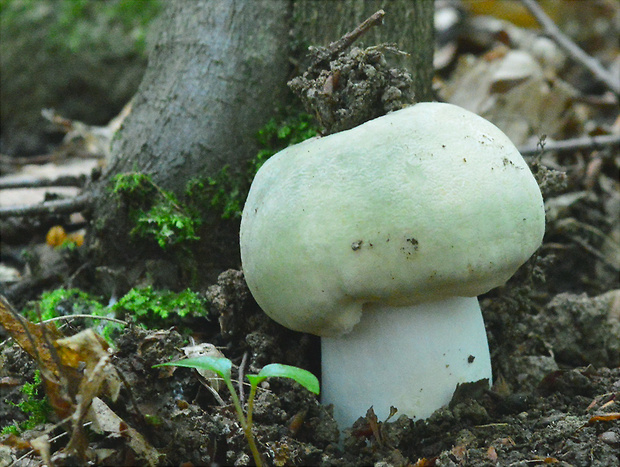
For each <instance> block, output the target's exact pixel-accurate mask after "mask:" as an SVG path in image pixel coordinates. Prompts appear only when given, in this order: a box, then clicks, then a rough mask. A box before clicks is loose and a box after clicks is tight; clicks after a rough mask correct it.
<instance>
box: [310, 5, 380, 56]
mask: <svg viewBox="0 0 620 467" xmlns="http://www.w3.org/2000/svg"><path fill="white" fill-rule="evenodd" d="M384 16H385V11H383V10H379V11H377V12H376V13H374V14H372V15H371V16H369V17H368V18H366V20H365V21H364V22H363V23H362V24H360V25H358V26H357V27H356V28H355V29H353V31H351V32H348V33H346V34H345V35H344V36H342V37H341V38H340V39H338V40H337V41H334V42H332V43H331V44H329V45H328V46H327V47H326V48H325V49H324V50H322V53H320V54H319V55H318V56H317V57H316V59H315V60H314V62H313V63H312V65H311V67H310V68H313V67H315V66H316V65H318V64H319V63H321V62H324V61H329V60H331V59H332V58H333V57H335V56H337V55H338V54H340V53H341V52H342V51H343V50H345V49H347V48H348V47H349V46H350V45H351V44H353V42H355V41H356V40H357V39H358V38H360V37H361V36H363V35H364V34H365V33H366V32H367V31H368V30H369V29H370V28H372V27H373V26H375V25H376V24H380V23H381V22H382V21H383V17H384Z"/></svg>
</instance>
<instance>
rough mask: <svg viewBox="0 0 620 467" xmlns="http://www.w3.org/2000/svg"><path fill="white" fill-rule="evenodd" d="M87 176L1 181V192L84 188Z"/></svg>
mask: <svg viewBox="0 0 620 467" xmlns="http://www.w3.org/2000/svg"><path fill="white" fill-rule="evenodd" d="M85 183H86V176H85V175H80V176H77V177H76V176H74V175H62V176H60V177H57V178H53V179H50V178H30V179H28V178H22V179H16V180H0V190H12V189H15V188H46V187H51V186H69V187H83V186H84V184H85Z"/></svg>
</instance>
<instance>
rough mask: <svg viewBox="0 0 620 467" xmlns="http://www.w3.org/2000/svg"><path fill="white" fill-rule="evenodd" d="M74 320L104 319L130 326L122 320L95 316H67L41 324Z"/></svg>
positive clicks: (50, 319) (44, 321)
mask: <svg viewBox="0 0 620 467" xmlns="http://www.w3.org/2000/svg"><path fill="white" fill-rule="evenodd" d="M74 318H89V319H103V320H105V321H113V322H115V323H119V324H124V325H125V326H126V325H127V324H128V323H127V321H123V320H122V319H116V318H110V317H108V316H95V315H82V314H77V315H67V316H56V317H55V318H49V319H46V320H43V321H41V324H47V323H51V322H52V321H65V320H71V319H74Z"/></svg>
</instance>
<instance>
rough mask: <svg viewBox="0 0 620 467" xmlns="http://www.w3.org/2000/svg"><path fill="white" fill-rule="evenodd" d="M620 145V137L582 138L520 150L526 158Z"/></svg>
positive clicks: (525, 147) (526, 147) (523, 147)
mask: <svg viewBox="0 0 620 467" xmlns="http://www.w3.org/2000/svg"><path fill="white" fill-rule="evenodd" d="M618 145H620V135H602V136H582V137H579V138H571V139H565V140H562V141H547V142H545V143H544V144H543V145H539V144H538V143H536V145H531V144H529V145H525V146H521V147H520V148H519V152H520V153H521V154H522V155H524V156H533V155H536V154H538V153H539V152H540V151H541V149H542V152H547V151H575V150H578V149H593V150H594V149H602V148H604V147H606V146H618ZM541 146H542V148H541Z"/></svg>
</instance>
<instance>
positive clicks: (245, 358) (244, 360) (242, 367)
mask: <svg viewBox="0 0 620 467" xmlns="http://www.w3.org/2000/svg"><path fill="white" fill-rule="evenodd" d="M247 362H248V353H247V352H243V358H242V359H241V364H240V365H239V400H240V401H241V404H242V405H243V399H245V393H244V391H243V373H244V372H245V365H246V364H247Z"/></svg>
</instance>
